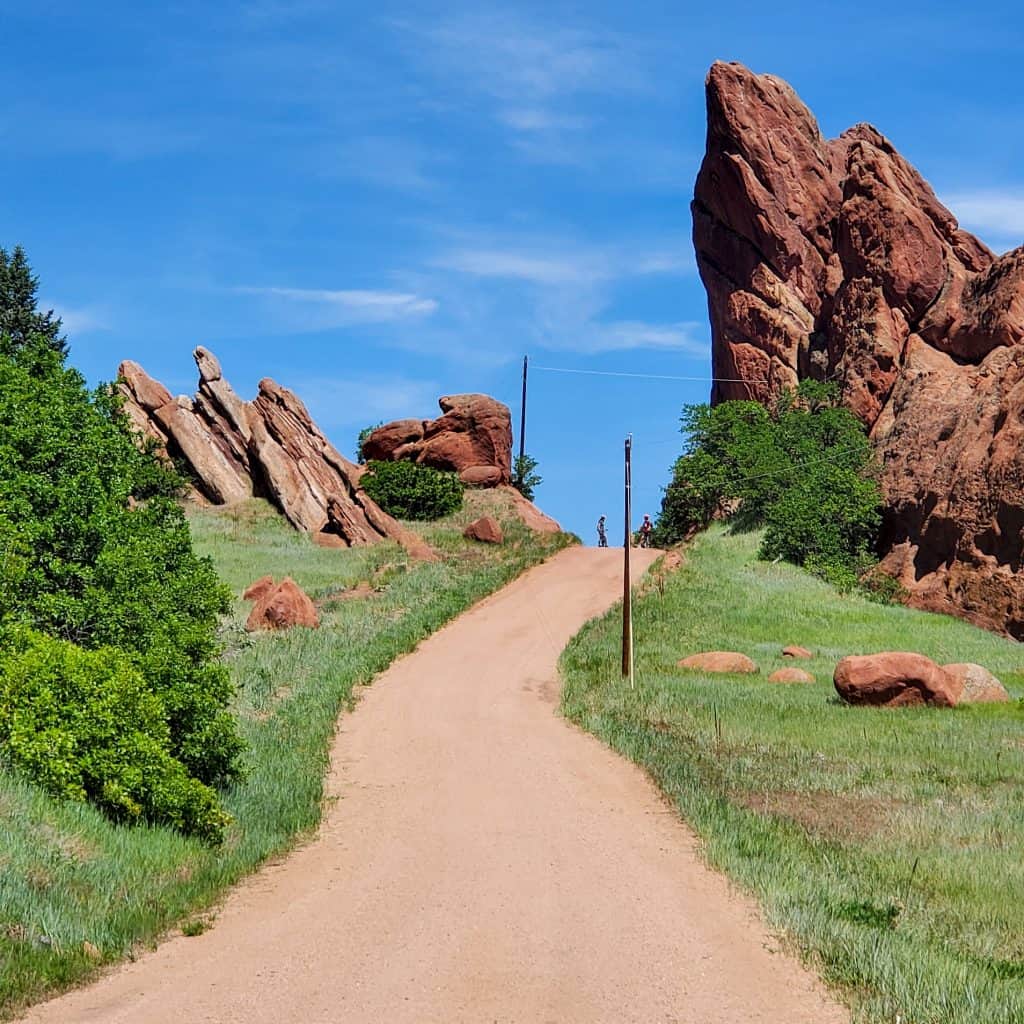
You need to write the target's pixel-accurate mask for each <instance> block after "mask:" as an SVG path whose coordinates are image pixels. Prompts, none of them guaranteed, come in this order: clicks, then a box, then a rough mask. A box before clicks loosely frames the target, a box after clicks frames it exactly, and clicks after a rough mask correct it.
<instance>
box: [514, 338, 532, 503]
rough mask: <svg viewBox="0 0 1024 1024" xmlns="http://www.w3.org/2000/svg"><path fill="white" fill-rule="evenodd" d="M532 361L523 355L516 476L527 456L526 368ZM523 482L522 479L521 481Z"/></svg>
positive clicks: (517, 476)
mask: <svg viewBox="0 0 1024 1024" xmlns="http://www.w3.org/2000/svg"><path fill="white" fill-rule="evenodd" d="M529 362H530V357H529V356H523V404H522V405H521V406H520V415H519V472H517V473H516V478H517V479H518V478H519V474H520V473H522V471H523V459H524V458H526V370H527V367H528V365H529ZM519 482H520V483H522V480H520V481H519Z"/></svg>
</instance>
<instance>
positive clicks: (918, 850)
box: [562, 528, 1024, 1024]
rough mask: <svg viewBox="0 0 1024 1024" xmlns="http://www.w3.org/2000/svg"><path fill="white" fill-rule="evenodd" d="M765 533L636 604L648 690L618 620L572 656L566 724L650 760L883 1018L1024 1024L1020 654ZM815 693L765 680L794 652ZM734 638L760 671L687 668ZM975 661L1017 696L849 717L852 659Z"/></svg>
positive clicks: (705, 831) (812, 947) (696, 823)
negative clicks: (765, 550) (787, 556)
mask: <svg viewBox="0 0 1024 1024" xmlns="http://www.w3.org/2000/svg"><path fill="white" fill-rule="evenodd" d="M759 541H760V537H759V535H757V534H747V535H740V536H730V535H728V534H727V533H726V532H724V531H723V530H722V529H720V528H714V529H712V530H711V531H709V532H708V533H706V534H703V535H701V536H699V537H698V538H697V539H696V541H695V542H694V544H693V546H692V547H691V549H690V550H689V551H688V552H687V555H686V560H685V563H684V565H683V567H682V568H681V569H680V570H679V571H678V572H676V573H675V574H673V575H671V576H669V577H668V578H667V579H666V580H664V581H663V585H662V586H660V587H656V586H648V587H647V588H645V589H646V592H645V593H643V594H642V596H640V597H639V598H638V600H637V601H636V603H635V606H634V622H635V629H636V663H637V678H638V684H637V688H636V690H635V691H632V692H631V691H630V690H629V688H628V686H625V685H624V684H623V682H622V680H621V678H620V674H619V646H618V645H619V636H620V634H619V632H618V630H619V624H618V620H617V617H616V616H617V612H616V611H613V612H611V613H609V615H608V616H606V617H605V618H604V619H601V620H598V621H595V622H594V623H591V624H590V625H588V626H587V627H585V628H584V629H583V630H582V632H581V633H580V634H579V635H578V636H577V637H576V638H574V640H573V641H572V643H571V644H570V646H569V647H568V648H567V650H566V652H565V654H564V655H563V659H562V671H563V674H564V679H565V690H564V694H563V708H564V711H565V713H566V714H567V716H568V717H569V718H571V719H572V720H574V721H576V722H577V723H579V724H580V725H582V726H583V727H584V728H586V729H588V730H590V731H591V732H593V733H595V734H596V735H598V736H600V737H601V738H602V739H604V740H605V741H606V742H607V743H609V744H610V745H611V746H612V747H614V748H615V749H616V750H618V751H620V752H621V753H623V754H625V755H626V756H627V757H629V758H631V759H632V760H634V761H636V762H637V763H638V764H640V765H642V766H643V767H644V768H646V769H647V770H648V771H649V772H650V774H651V775H652V777H653V778H654V780H655V781H656V783H657V784H658V785H659V786H660V787H661V788H662V790H663V791H664V792H665V793H666V794H667V795H668V796H669V797H670V798H671V799H672V800H673V801H674V802H675V803H676V805H677V806H678V808H679V810H680V812H681V813H682V815H683V816H684V817H685V818H686V819H687V820H688V822H689V823H690V824H691V826H692V827H693V828H694V829H695V830H696V831H697V832H698V833H699V835H700V836H701V837H702V839H703V844H704V850H705V854H706V857H707V859H708V861H709V862H710V863H711V864H713V865H714V866H716V867H718V868H720V869H722V870H724V871H725V872H727V873H728V874H729V875H730V876H731V877H732V878H733V879H735V880H736V881H737V882H738V883H739V884H740V885H741V886H742V887H743V888H745V889H746V890H748V891H750V892H752V893H753V894H755V896H756V897H757V898H758V899H759V900H760V902H761V904H762V906H763V907H764V910H765V914H766V917H767V919H768V921H769V922H770V924H771V925H773V926H774V927H776V928H778V929H780V930H782V931H783V932H784V933H786V934H788V935H789V936H791V938H792V940H793V941H794V943H795V944H796V945H797V946H798V947H799V950H800V951H801V952H802V953H803V954H804V955H805V956H806V957H807V958H808V959H809V960H810V961H811V962H812V963H813V964H814V966H816V967H817V969H818V970H819V971H820V972H821V974H822V975H823V977H824V978H825V980H826V981H827V982H828V983H829V984H831V985H833V986H835V987H836V988H838V989H839V990H840V991H841V993H842V994H843V995H844V997H845V998H847V1000H848V1001H849V1003H850V1005H851V1006H852V1007H853V1010H854V1015H855V1019H856V1020H859V1021H870V1022H874V1024H881V1022H886V1024H893V1022H895V1021H901V1022H902V1024H980V1022H982V1021H984V1022H986V1024H1011V1022H1019V1021H1022V1020H1024V984H1022V981H1024V901H1022V900H1021V899H1020V893H1021V892H1024V861H1022V858H1021V856H1020V851H1021V849H1022V848H1024V786H1022V782H1024V706H1022V703H1021V702H1020V700H1019V698H1020V697H1021V695H1022V694H1024V675H1022V674H1021V666H1022V663H1024V652H1022V650H1021V647H1020V645H1019V644H1017V643H1014V642H1013V641H1009V640H1005V639H1002V638H1000V637H997V636H994V635H992V634H989V633H985V632H983V631H982V630H979V629H975V628H974V627H972V626H970V625H968V624H966V623H963V622H960V621H957V620H955V619H950V618H946V617H943V616H937V615H928V614H926V613H922V612H916V611H912V610H910V609H906V608H902V607H890V606H882V605H878V604H873V603H871V602H869V601H867V600H865V599H864V598H862V597H859V596H856V595H851V596H843V595H840V594H838V593H837V592H836V591H835V590H833V589H832V588H830V587H829V586H827V585H826V584H824V583H822V582H821V581H819V580H817V579H815V578H813V577H811V576H810V575H808V574H806V573H804V572H802V571H801V570H799V569H796V568H794V567H792V566H789V565H786V564H777V565H771V564H767V563H764V562H759V561H758V560H757V558H756V552H757V547H758V543H759ZM788 643H796V644H802V645H803V646H805V647H808V648H810V649H811V650H812V651H813V652H814V653H815V658H814V659H813V660H812V661H809V662H800V663H799V664H800V666H801V667H807V668H808V670H809V671H811V672H812V673H813V674H814V675H815V678H816V680H817V681H816V683H815V684H814V685H783V684H771V683H768V682H767V681H766V676H767V674H768V673H770V672H771V671H773V670H774V669H775V668H778V667H780V666H781V665H783V663H784V659H783V658H782V657H781V648H782V647H783V646H784V645H785V644H788ZM715 649H725V650H736V651H741V652H743V653H745V654H747V655H749V656H750V657H752V658H753V659H754V661H756V662H757V663H758V665H759V667H760V670H761V674H760V676H757V677H739V676H718V677H715V676H709V675H703V674H699V673H693V672H684V671H682V670H680V669H678V668H676V667H675V663H676V661H678V659H680V658H681V657H684V656H685V655H687V654H691V653H694V652H696V651H700V650H715ZM893 649H895V650H914V651H920V652H921V653H923V654H927V655H929V656H930V657H933V658H935V659H936V660H938V661H940V662H943V663H948V662H952V661H974V662H978V663H980V664H982V665H985V666H986V667H987V668H989V669H991V670H992V671H993V672H995V673H996V675H998V676H999V677H1000V678H1001V679H1002V680H1003V682H1004V683H1005V684H1006V685H1007V688H1008V689H1009V690H1010V693H1011V696H1012V697H1014V698H1015V700H1014V702H1013V703H1011V704H1009V705H987V706H973V707H962V708H957V709H955V710H952V711H950V710H940V709H931V708H908V709H901V710H883V709H873V708H853V707H847V706H845V705H843V704H842V703H841V702H839V700H838V699H837V698H836V696H835V693H834V690H833V687H832V684H831V679H832V670H833V668H834V667H835V663H836V661H837V660H838V659H839V658H840V657H842V656H843V655H845V654H853V653H868V652H872V651H881V650H893Z"/></svg>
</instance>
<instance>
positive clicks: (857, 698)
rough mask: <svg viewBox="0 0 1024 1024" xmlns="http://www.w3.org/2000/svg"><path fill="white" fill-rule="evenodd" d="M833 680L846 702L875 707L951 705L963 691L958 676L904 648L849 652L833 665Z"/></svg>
mask: <svg viewBox="0 0 1024 1024" xmlns="http://www.w3.org/2000/svg"><path fill="white" fill-rule="evenodd" d="M833 682H834V683H835V687H836V692H837V693H838V694H839V696H840V697H842V699H843V700H845V701H846V702H847V703H848V704H870V705H875V706H878V707H908V706H912V705H915V704H931V705H934V706H936V707H943V708H951V707H954V706H955V705H956V704H957V703H958V702H959V700H960V696H961V694H962V693H963V681H962V680H961V679H959V678H957V677H956V676H955V675H953V674H952V673H951V672H946V671H945V670H944V669H943V668H942V667H941V666H940V665H937V664H936V663H935V662H934V661H932V659H931V658H926V657H925V656H924V655H923V654H912V653H910V652H907V651H884V652H882V653H881V654H852V655H850V656H849V657H846V658H843V659H842V660H841V661H840V662H839V664H838V665H836V670H835V674H834V675H833Z"/></svg>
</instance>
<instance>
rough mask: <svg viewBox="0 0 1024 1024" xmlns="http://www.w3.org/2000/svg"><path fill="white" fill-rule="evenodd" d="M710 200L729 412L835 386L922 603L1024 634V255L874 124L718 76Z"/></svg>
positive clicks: (754, 81)
mask: <svg viewBox="0 0 1024 1024" xmlns="http://www.w3.org/2000/svg"><path fill="white" fill-rule="evenodd" d="M707 109H708V137H707V152H706V155H705V157H704V162H703V164H702V166H701V170H700V174H699V176H698V178H697V185H696V189H695V194H694V200H693V221H694V227H693V232H694V243H695V247H696V251H697V262H698V266H699V268H700V274H701V278H702V280H703V281H704V284H705V287H706V288H707V293H708V307H709V310H710V316H711V327H712V339H713V366H714V375H715V377H716V378H721V379H720V380H719V381H718V382H717V383H716V384H715V386H714V389H713V392H712V400H713V401H722V400H725V399H732V398H752V399H756V400H758V401H770V400H771V399H772V398H774V397H775V396H776V395H778V394H779V393H780V392H781V391H782V390H783V389H785V388H788V387H792V386H794V385H795V384H796V383H797V382H798V381H799V380H801V379H803V378H805V377H811V378H814V379H817V380H834V381H837V382H838V383H839V385H840V387H841V389H842V394H843V399H844V401H845V402H846V404H847V405H848V406H849V408H850V409H851V410H852V411H853V412H854V413H855V414H856V415H857V416H858V417H859V418H860V419H861V420H862V422H863V423H864V424H865V425H866V426H867V428H868V429H869V430H870V432H871V436H872V438H873V440H874V442H875V444H876V447H877V450H878V452H879V454H880V456H881V459H882V463H883V466H884V470H883V476H882V487H883V492H884V495H885V501H886V515H885V528H884V531H885V532H884V543H885V550H886V551H887V554H886V556H885V559H884V561H883V564H882V568H883V570H884V571H886V572H888V573H890V574H891V575H893V576H895V577H896V578H897V579H898V580H899V581H900V583H901V584H902V585H903V587H904V588H905V589H906V590H907V592H908V593H909V595H910V603H912V604H914V605H916V606H918V607H922V608H927V609H931V610H934V611H943V612H950V613H953V614H958V615H961V616H963V617H964V618H967V619H970V620H971V621H974V622H976V623H978V624H980V625H983V626H986V627H988V628H994V629H998V630H1001V631H1005V632H1007V633H1009V634H1011V635H1012V636H1015V637H1018V638H1024V575H1022V574H1021V573H1020V569H1021V565H1022V552H1024V535H1022V530H1024V443H1022V442H1024V344H1022V342H1024V248H1019V249H1015V250H1013V251H1011V252H1009V253H1006V254H1005V255H1003V256H996V255H995V254H994V253H992V252H991V251H990V250H989V249H988V248H987V247H986V246H985V245H983V244H982V243H981V242H980V241H978V239H976V238H975V237H974V236H973V235H970V234H968V233H967V232H966V231H962V230H961V229H960V228H959V226H958V225H957V222H956V219H955V218H954V216H953V214H952V213H950V212H949V210H947V209H946V208H945V207H944V206H943V205H942V204H941V203H940V202H939V201H938V199H936V197H935V194H934V193H933V192H932V190H931V188H930V187H929V186H928V184H927V182H926V181H925V180H924V179H923V178H922V177H921V176H920V174H918V172H917V171H916V170H915V169H914V168H913V167H912V166H911V165H910V164H909V163H907V161H906V160H905V159H904V158H903V157H902V156H900V154H899V153H898V152H897V151H896V149H895V148H894V147H893V145H892V143H891V142H889V140H888V139H886V138H885V137H884V136H883V135H881V134H880V133H879V132H878V131H876V130H875V129H874V128H873V127H871V126H870V125H867V124H860V125H856V126H855V127H853V128H850V129H849V130H848V131H846V132H844V133H843V134H842V135H840V136H839V138H837V139H831V140H826V139H824V138H823V137H822V135H821V133H820V131H819V130H818V125H817V123H816V122H815V119H814V117H813V116H812V115H811V113H810V111H809V110H808V109H807V107H805V106H804V104H803V103H802V102H801V101H800V99H799V98H798V97H797V95H796V93H795V92H794V91H793V90H792V89H791V88H790V86H789V85H787V84H786V83H785V82H783V81H781V80H780V79H778V78H775V77H773V76H771V75H755V74H754V73H753V72H751V71H749V70H747V69H746V68H745V67H743V66H741V65H739V64H723V63H717V64H715V65H714V66H713V67H712V68H711V71H710V73H709V74H708V79H707Z"/></svg>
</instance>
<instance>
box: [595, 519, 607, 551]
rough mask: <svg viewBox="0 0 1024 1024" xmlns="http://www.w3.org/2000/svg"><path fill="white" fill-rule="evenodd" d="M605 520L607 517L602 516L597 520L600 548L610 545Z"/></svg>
mask: <svg viewBox="0 0 1024 1024" xmlns="http://www.w3.org/2000/svg"><path fill="white" fill-rule="evenodd" d="M604 520H605V517H604V516H601V518H600V519H598V521H597V546H598V547H599V548H606V547H608V534H607V533H606V532H605V528H604Z"/></svg>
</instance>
